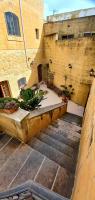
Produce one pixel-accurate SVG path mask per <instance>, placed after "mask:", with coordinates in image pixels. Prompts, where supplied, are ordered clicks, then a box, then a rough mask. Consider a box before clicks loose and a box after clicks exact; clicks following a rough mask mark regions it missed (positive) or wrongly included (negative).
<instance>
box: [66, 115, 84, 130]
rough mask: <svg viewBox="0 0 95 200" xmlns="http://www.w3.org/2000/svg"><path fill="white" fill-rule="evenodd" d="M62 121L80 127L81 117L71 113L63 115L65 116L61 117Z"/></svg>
mask: <svg viewBox="0 0 95 200" xmlns="http://www.w3.org/2000/svg"><path fill="white" fill-rule="evenodd" d="M63 120H64V121H67V122H69V123H72V124H75V125H77V126H80V127H81V126H82V117H80V116H78V115H75V114H72V113H65V115H63Z"/></svg>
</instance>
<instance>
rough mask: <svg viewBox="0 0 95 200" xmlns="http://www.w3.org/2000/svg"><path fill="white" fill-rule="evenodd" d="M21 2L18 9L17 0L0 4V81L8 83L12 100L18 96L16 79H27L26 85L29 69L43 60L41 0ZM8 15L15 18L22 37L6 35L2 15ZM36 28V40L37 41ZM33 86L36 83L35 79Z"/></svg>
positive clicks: (3, 16)
mask: <svg viewBox="0 0 95 200" xmlns="http://www.w3.org/2000/svg"><path fill="white" fill-rule="evenodd" d="M21 2H22V4H21V8H20V0H15V1H13V0H7V1H6V0H2V1H0V19H1V20H0V41H1V43H0V81H3V80H8V81H9V84H10V88H11V92H12V95H13V96H14V97H16V96H18V94H19V88H18V83H17V81H18V79H20V78H22V77H26V80H27V82H28V80H29V77H30V75H31V73H32V67H34V65H38V64H40V59H41V58H42V44H41V43H42V39H41V38H42V28H43V0H35V2H34V0H31V1H29V0H23V1H21ZM7 11H8V12H13V13H15V14H16V15H17V16H18V18H19V23H20V32H21V37H18V36H17V37H16V36H10V35H8V32H7V26H6V20H5V15H4V13H5V12H7ZM22 26H23V28H22ZM36 28H37V29H39V39H36V34H35V29H36ZM25 48H26V52H25ZM41 60H42V59H41ZM32 62H33V64H34V65H31V63H32ZM35 74H36V73H35ZM32 82H33V83H35V82H37V75H35V78H34V80H33V81H32Z"/></svg>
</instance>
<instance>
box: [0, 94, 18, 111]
mask: <svg viewBox="0 0 95 200" xmlns="http://www.w3.org/2000/svg"><path fill="white" fill-rule="evenodd" d="M18 107H19V101H18V100H17V99H15V98H10V97H4V98H0V109H13V108H15V109H16V108H18Z"/></svg>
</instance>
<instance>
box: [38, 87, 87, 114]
mask: <svg viewBox="0 0 95 200" xmlns="http://www.w3.org/2000/svg"><path fill="white" fill-rule="evenodd" d="M40 89H42V90H44V91H45V90H47V91H48V93H47V94H46V95H45V99H44V100H43V101H42V102H41V107H42V108H43V107H46V106H50V105H54V104H58V103H61V102H62V99H61V98H60V97H58V95H57V94H56V93H55V92H54V91H52V90H51V89H49V88H47V86H46V85H45V84H42V85H41V86H40ZM67 112H69V113H73V114H76V115H79V116H83V112H84V108H83V107H82V106H79V105H78V104H75V103H74V102H72V101H68V106H67Z"/></svg>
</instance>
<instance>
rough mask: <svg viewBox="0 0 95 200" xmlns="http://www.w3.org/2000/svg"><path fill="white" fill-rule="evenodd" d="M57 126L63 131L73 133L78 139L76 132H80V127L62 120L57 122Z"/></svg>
mask: <svg viewBox="0 0 95 200" xmlns="http://www.w3.org/2000/svg"><path fill="white" fill-rule="evenodd" d="M57 124H58V125H59V127H60V126H62V127H63V128H64V129H67V130H68V131H72V132H75V133H76V135H77V136H79V137H80V135H79V134H77V131H79V130H81V127H80V126H77V125H75V124H72V123H69V122H66V121H64V119H62V118H61V119H58V120H57Z"/></svg>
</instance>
